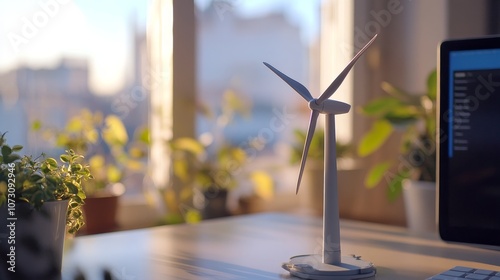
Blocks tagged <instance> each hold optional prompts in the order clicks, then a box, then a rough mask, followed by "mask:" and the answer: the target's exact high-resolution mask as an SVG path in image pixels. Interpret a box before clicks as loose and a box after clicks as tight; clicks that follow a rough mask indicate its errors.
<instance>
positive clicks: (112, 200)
mask: <svg viewBox="0 0 500 280" xmlns="http://www.w3.org/2000/svg"><path fill="white" fill-rule="evenodd" d="M118 198H119V196H118V195H111V194H110V195H102V196H89V197H87V198H86V199H85V204H84V205H83V214H84V216H85V226H84V228H83V232H84V233H86V234H96V233H105V232H111V231H114V230H116V229H117V228H118V223H117V222H116V213H117V212H118Z"/></svg>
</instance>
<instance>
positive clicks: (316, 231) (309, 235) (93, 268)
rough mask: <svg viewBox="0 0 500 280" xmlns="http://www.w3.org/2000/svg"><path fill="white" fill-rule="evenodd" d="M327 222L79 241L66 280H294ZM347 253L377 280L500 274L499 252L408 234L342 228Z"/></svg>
mask: <svg viewBox="0 0 500 280" xmlns="http://www.w3.org/2000/svg"><path fill="white" fill-rule="evenodd" d="M321 233H322V231H321V220H320V219H318V218H310V217H304V216H294V215H287V214H257V215H249V216H237V217H231V218H225V219H220V220H210V221H205V222H202V223H200V224H196V225H177V226H163V227H156V228H150V229H141V230H132V231H124V232H116V233H108V234H101V235H93V236H82V237H78V238H75V240H74V244H73V249H71V250H69V251H67V252H66V253H65V257H64V261H63V279H73V277H72V275H73V273H74V271H75V268H77V267H78V268H79V269H80V270H81V271H84V272H85V273H86V276H87V277H86V279H91V280H99V279H102V278H101V275H102V272H101V269H103V268H107V269H108V270H109V271H111V272H112V274H113V275H114V276H115V278H116V279H120V280H147V279H181V280H187V279H218V280H224V279H253V280H257V279H296V278H292V277H290V276H289V274H288V272H287V271H285V270H284V269H282V268H281V264H282V263H283V262H285V261H288V259H289V258H290V257H291V256H295V255H300V254H310V253H320V251H321V244H322V242H321ZM341 241H342V251H343V254H356V255H361V256H362V258H363V259H364V260H366V261H370V262H373V263H374V264H375V266H376V267H377V276H376V278H375V279H391V280H396V279H410V280H411V279H419V280H421V279H425V278H426V277H429V276H432V275H434V274H437V273H439V272H441V271H444V270H446V269H448V268H451V267H453V266H456V265H462V266H472V267H479V268H485V269H494V270H500V267H499V265H500V251H492V250H486V249H479V248H473V247H469V246H464V245H453V244H446V243H444V242H442V241H440V240H439V238H438V237H437V236H436V235H428V236H415V235H412V234H410V233H409V232H407V230H406V229H405V228H400V227H392V226H385V225H378V224H370V223H363V222H355V221H342V222H341Z"/></svg>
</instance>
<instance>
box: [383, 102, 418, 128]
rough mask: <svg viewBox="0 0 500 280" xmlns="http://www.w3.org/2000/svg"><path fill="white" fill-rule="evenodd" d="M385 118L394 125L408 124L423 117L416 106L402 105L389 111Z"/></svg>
mask: <svg viewBox="0 0 500 280" xmlns="http://www.w3.org/2000/svg"><path fill="white" fill-rule="evenodd" d="M384 118H385V119H386V120H388V121H389V122H391V124H393V125H408V124H410V123H413V122H414V121H417V120H418V119H420V118H421V116H420V112H419V111H418V109H417V108H416V107H415V106H402V107H399V108H397V109H395V110H392V111H391V112H388V113H387V114H386V115H385V116H384Z"/></svg>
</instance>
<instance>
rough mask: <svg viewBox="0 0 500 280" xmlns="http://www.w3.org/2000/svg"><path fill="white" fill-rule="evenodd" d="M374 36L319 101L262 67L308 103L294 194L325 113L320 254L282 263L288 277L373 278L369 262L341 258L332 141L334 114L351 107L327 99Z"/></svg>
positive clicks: (289, 79) (335, 158)
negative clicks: (318, 122)
mask: <svg viewBox="0 0 500 280" xmlns="http://www.w3.org/2000/svg"><path fill="white" fill-rule="evenodd" d="M376 37H377V35H375V36H373V38H372V39H371V40H370V41H369V42H368V43H367V44H366V45H365V46H364V47H363V48H362V49H361V50H360V51H359V52H358V53H357V54H356V56H354V58H353V59H352V60H351V62H349V64H348V65H347V66H346V68H344V70H343V71H342V72H341V73H340V75H339V76H338V77H337V78H336V79H335V80H334V81H333V82H332V84H331V85H330V86H329V87H328V88H327V89H326V90H325V92H324V93H323V94H321V96H320V97H319V98H317V99H316V98H313V97H312V96H311V94H310V93H309V91H308V90H307V89H306V87H304V86H303V85H302V84H300V83H299V82H297V81H295V80H293V79H291V78H290V77H288V76H286V75H285V74H283V73H281V72H280V71H278V70H277V69H276V68H274V67H273V66H271V65H269V64H268V63H265V62H264V64H265V65H266V66H267V67H268V68H269V69H271V70H272V71H273V72H274V73H275V74H276V75H278V76H279V77H280V78H281V79H283V80H284V81H285V82H286V83H287V84H288V85H290V86H291V87H292V88H293V89H294V90H295V91H296V92H298V93H299V94H300V95H301V96H302V97H303V98H304V99H305V100H306V101H307V102H308V103H309V108H310V109H311V119H310V122H309V128H308V131H307V136H306V142H305V144H304V151H303V153H302V160H301V164H300V171H299V177H298V180H297V189H296V191H295V192H296V193H298V191H299V187H300V181H301V179H302V173H303V172H304V165H305V163H306V158H307V153H308V151H309V146H310V144H311V139H312V137H313V134H314V130H315V128H316V122H317V120H318V116H319V114H320V113H322V114H325V115H326V116H325V117H326V122H325V174H324V179H325V180H324V198H323V199H324V203H323V204H324V207H323V255H322V256H321V255H301V256H295V257H292V258H291V259H290V261H289V262H287V263H284V264H283V268H284V269H286V270H288V271H289V272H290V274H292V275H294V276H298V277H301V278H305V279H362V278H368V277H372V276H374V275H375V273H376V269H375V267H374V266H373V264H372V263H370V262H366V261H363V260H361V258H360V257H359V256H355V255H341V253H340V229H339V207H338V190H337V156H336V150H335V147H336V140H335V115H339V114H345V113H347V112H349V110H350V108H351V105H349V104H346V103H343V102H339V101H336V100H330V99H328V98H329V97H330V96H332V95H333V93H335V91H336V90H337V89H338V88H339V87H340V85H341V84H342V82H343V81H344V79H345V77H346V76H347V74H348V73H349V71H350V70H351V68H352V67H353V66H354V64H355V63H356V61H357V60H358V59H359V58H360V57H361V55H362V54H363V53H364V52H365V51H366V50H367V49H368V47H370V45H371V44H372V43H373V41H375V38H376Z"/></svg>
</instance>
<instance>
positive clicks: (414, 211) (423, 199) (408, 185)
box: [403, 180, 437, 232]
mask: <svg viewBox="0 0 500 280" xmlns="http://www.w3.org/2000/svg"><path fill="white" fill-rule="evenodd" d="M403 198H404V203H405V211H406V222H407V225H408V228H409V229H410V230H411V231H414V232H434V231H436V229H437V226H436V225H437V222H436V183H434V182H424V181H415V180H404V181H403Z"/></svg>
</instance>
